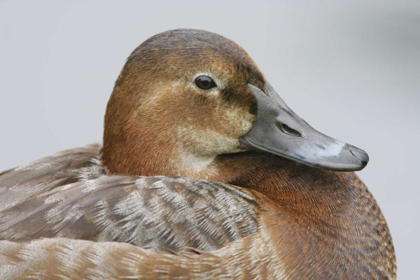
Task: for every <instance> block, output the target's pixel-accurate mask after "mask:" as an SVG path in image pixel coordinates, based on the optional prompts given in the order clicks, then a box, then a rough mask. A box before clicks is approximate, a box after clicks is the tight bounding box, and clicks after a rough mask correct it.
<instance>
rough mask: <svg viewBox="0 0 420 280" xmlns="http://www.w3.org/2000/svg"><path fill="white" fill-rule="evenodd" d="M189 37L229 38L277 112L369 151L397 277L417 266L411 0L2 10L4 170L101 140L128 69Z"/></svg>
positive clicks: (419, 85)
mask: <svg viewBox="0 0 420 280" xmlns="http://www.w3.org/2000/svg"><path fill="white" fill-rule="evenodd" d="M174 28H197V29H205V30H208V31H213V32H216V33H219V34H221V35H224V36H226V37H228V38H231V39H233V40H234V41H236V42H237V43H238V44H240V45H242V46H243V47H244V48H245V49H246V50H247V51H248V52H249V54H250V55H251V56H252V57H253V58H254V60H255V61H256V63H257V64H258V65H259V67H260V69H261V70H262V71H263V72H264V73H265V75H266V76H267V77H268V79H269V81H270V82H271V83H272V85H273V86H274V88H275V89H276V90H277V92H278V93H280V95H281V96H282V97H283V99H284V100H285V101H286V102H287V104H288V105H289V106H290V107H291V108H293V110H294V111H295V112H297V113H298V114H299V115H300V116H301V117H303V118H304V119H305V120H307V121H308V122H309V123H310V124H311V125H312V126H314V127H315V128H317V129H318V130H320V131H322V132H323V133H325V134H328V135H330V136H333V137H335V138H337V139H340V140H343V141H345V142H348V143H351V144H354V145H356V146H358V147H360V148H363V149H365V150H366V151H367V152H368V153H369V155H370V158H371V161H370V163H369V165H368V166H367V167H366V168H365V170H363V171H361V172H359V175H360V177H361V178H362V179H363V180H364V181H365V183H366V184H367V185H368V187H369V188H370V190H371V192H372V193H373V194H374V196H375V197H376V199H377V200H378V202H379V205H380V206H381V209H382V211H383V212H384V214H385V217H386V219H387V221H388V223H389V227H390V229H391V233H392V236H393V239H394V245H395V248H396V253H397V262H398V278H399V279H418V266H419V264H420V242H419V240H418V238H420V184H419V182H418V180H420V179H419V178H420V177H419V176H418V174H416V173H417V172H419V171H418V169H419V167H420V166H419V161H420V148H419V145H420V143H419V142H420V1H418V0H413V1H407V0H399V1H384V0H369V1H368V0H353V1H342V0H336V1H328V0H323V1H299V0H283V1H216V0H211V1H210V0H208V1H75V0H73V1H17V0H13V1H4V0H0V170H4V169H8V168H12V167H15V166H18V165H21V164H24V163H27V162H29V161H32V160H35V159H38V158H40V157H43V156H46V155H48V154H51V153H55V152H57V151H60V150H63V149H68V148H72V147H76V146H80V145H84V144H87V143H90V142H95V141H100V140H101V137H102V129H103V116H104V112H105V106H106V103H107V101H108V98H109V96H110V93H111V91H112V88H113V84H114V81H115V79H116V78H117V76H118V74H119V71H120V70H121V68H122V66H123V64H124V61H125V58H126V57H127V56H128V55H129V53H130V52H131V51H132V50H133V49H134V48H135V47H136V46H137V45H139V44H140V43H141V42H143V41H144V40H145V39H147V38H148V37H150V36H152V35H154V34H156V33H159V32H162V31H165V30H168V29H174Z"/></svg>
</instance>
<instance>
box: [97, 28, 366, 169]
mask: <svg viewBox="0 0 420 280" xmlns="http://www.w3.org/2000/svg"><path fill="white" fill-rule="evenodd" d="M103 144H104V145H103V150H102V160H103V163H104V165H105V166H106V167H107V169H108V171H109V172H110V173H116V174H133V175H156V174H164V175H181V176H190V177H196V176H194V174H198V173H200V172H202V171H203V170H211V168H212V163H213V162H214V160H215V158H217V157H218V156H220V155H225V154H231V153H239V152H244V151H249V150H257V151H261V152H265V153H271V154H275V155H278V156H281V157H286V158H289V159H291V160H294V161H297V162H300V163H303V164H306V165H310V166H313V167H318V168H325V169H330V170H339V171H352V170H360V169H362V168H363V167H364V166H365V165H366V164H367V162H368V155H367V154H366V153H365V152H364V151H363V150H361V149H359V148H356V147H354V146H351V145H349V144H345V143H343V142H340V141H338V140H335V139H333V138H331V137H328V136H326V135H324V134H322V133H320V132H318V131H316V130H315V129H313V128H312V127H311V126H309V124H308V123H306V122H305V121H304V120H302V119H301V118H300V117H299V116H298V115H296V114H295V113H294V112H293V111H292V110H291V109H290V108H289V107H288V106H287V105H286V104H285V103H284V102H283V100H282V99H281V98H280V96H279V94H278V93H276V92H275V91H274V89H273V88H272V87H271V85H270V84H269V83H268V82H267V80H266V79H265V77H264V75H263V74H262V73H261V71H260V70H259V69H258V67H257V66H256V64H255V63H254V61H253V60H252V59H251V58H250V57H249V55H248V54H247V53H246V51H245V50H244V49H243V48H242V47H240V46H238V45H237V44H236V43H234V42H233V41H231V40H229V39H227V38H224V37H222V36H220V35H217V34H215V33H211V32H206V31H201V30H188V29H180V30H171V31H167V32H163V33H160V34H158V35H155V36H153V37H151V38H149V39H148V40H146V41H145V42H144V43H142V44H141V45H140V46H139V47H138V48H136V49H135V50H134V51H133V53H132V54H131V55H130V57H129V58H128V60H127V62H126V64H125V66H124V68H123V70H122V72H121V74H120V76H119V78H118V80H117V82H116V84H115V88H114V91H113V93H112V95H111V98H110V101H109V103H108V107H107V112H106V116H105V132H104V143H103Z"/></svg>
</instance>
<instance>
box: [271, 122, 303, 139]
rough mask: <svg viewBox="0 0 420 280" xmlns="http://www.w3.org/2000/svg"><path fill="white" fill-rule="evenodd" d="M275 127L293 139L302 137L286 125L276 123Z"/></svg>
mask: <svg viewBox="0 0 420 280" xmlns="http://www.w3.org/2000/svg"><path fill="white" fill-rule="evenodd" d="M277 126H278V127H279V128H280V130H281V131H283V132H284V133H286V134H289V135H291V136H294V137H302V134H301V133H300V132H299V131H297V130H295V129H293V128H291V127H290V126H288V125H287V124H284V123H277Z"/></svg>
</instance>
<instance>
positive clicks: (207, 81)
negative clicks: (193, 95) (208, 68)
mask: <svg viewBox="0 0 420 280" xmlns="http://www.w3.org/2000/svg"><path fill="white" fill-rule="evenodd" d="M195 85H196V86H197V87H198V88H199V89H203V90H209V89H212V88H215V87H217V85H216V83H215V82H214V81H213V79H212V78H210V77H209V76H205V75H201V76H198V77H197V78H195Z"/></svg>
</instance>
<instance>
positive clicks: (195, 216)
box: [0, 30, 396, 279]
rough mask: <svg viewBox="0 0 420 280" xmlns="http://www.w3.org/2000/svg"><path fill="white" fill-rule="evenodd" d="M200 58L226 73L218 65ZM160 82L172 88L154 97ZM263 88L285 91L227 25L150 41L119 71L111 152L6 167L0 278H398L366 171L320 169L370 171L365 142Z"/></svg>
mask: <svg viewBox="0 0 420 280" xmlns="http://www.w3.org/2000/svg"><path fill="white" fill-rule="evenodd" d="M168 40H169V43H168V42H167V41H168ZM162 42H164V43H165V44H166V45H170V46H171V47H170V48H169V47H168V49H166V48H164V47H162V45H161V44H162ZM208 42H211V43H212V44H210V45H209V43H208ZM185 44H187V45H188V46H189V47H190V48H186V47H185ZM142 46H143V47H142ZM192 46H194V47H192ZM178 48H179V49H178ZM184 50H189V51H190V52H188V53H187V54H185V53H184ZM173 53H175V54H177V55H178V56H180V57H181V58H182V59H181V58H179V57H177V55H173ZM226 53H227V54H226ZM196 56H198V57H199V58H200V59H201V60H200V61H202V60H205V59H206V58H208V57H210V58H211V63H213V64H212V65H216V66H217V67H216V66H214V67H207V68H206V71H204V70H203V66H200V67H201V68H200V67H199V66H197V65H195V64H194V63H192V62H190V60H194V59H195V58H196ZM238 57H239V58H238ZM179 60H181V62H179ZM162 61H163V62H162ZM214 61H217V63H216V64H214ZM226 61H229V62H226ZM232 61H233V62H234V63H233V64H232V63H230V62H232ZM187 62H188V63H187ZM168 63H169V67H168ZM160 64H162V65H160ZM186 64H187V65H188V66H190V65H194V67H197V69H198V70H197V69H194V67H193V66H191V67H189V68H188V73H190V72H191V73H193V74H194V73H198V74H197V75H199V76H197V75H195V74H194V75H190V74H188V75H190V77H194V78H195V81H196V84H197V79H198V80H199V79H202V80H201V81H199V82H198V87H199V88H200V86H202V87H207V86H208V83H207V84H206V83H205V82H206V81H208V80H206V78H200V77H201V76H203V74H206V75H210V76H212V77H213V79H214V80H215V81H216V83H215V84H217V85H218V86H217V87H214V88H210V89H207V88H205V91H198V90H197V89H196V88H194V87H192V86H191V85H190V82H192V81H194V79H193V80H191V81H190V80H188V79H189V78H185V77H187V76H188V75H187V74H186V76H185V77H183V78H182V77H181V78H179V77H180V76H182V75H181V74H179V72H180V70H179V69H180V68H182V67H181V66H183V67H184V68H187V67H186V66H185V65H186ZM220 65H223V66H225V67H220ZM232 65H233V66H232ZM231 66H232V69H234V70H231ZM149 68H151V69H152V70H150V69H149ZM174 68H175V70H177V69H178V70H177V71H174ZM145 69H146V70H145ZM162 69H164V70H162ZM214 69H217V70H214ZM220 69H221V70H220ZM162 71H163V73H164V75H163V76H162V75H161V76H159V77H157V74H158V73H161V72H162ZM212 71H213V72H212ZM235 71H236V72H235ZM233 72H235V73H237V72H239V73H242V74H243V76H241V78H238V79H235V80H234V81H232V78H229V75H232V73H233ZM215 73H218V74H215ZM217 75H220V76H219V78H216V76H217ZM222 76H223V77H224V78H220V77H222ZM174 79H175V80H176V81H174ZM241 79H243V80H241ZM165 80H166V82H165ZM168 81H169V82H168ZM203 81H204V82H203ZM247 83H252V85H253V86H250V87H246V85H247ZM254 85H255V87H257V88H253V87H254ZM151 88H153V89H154V91H156V92H158V94H143V93H144V92H151V91H152V90H151ZM218 88H220V91H218ZM232 88H233V89H235V88H236V90H232ZM258 88H264V89H265V91H267V92H272V91H271V89H270V86H269V85H268V86H266V85H265V82H264V77H263V76H262V74H260V72H259V70H258V68H257V67H256V66H254V64H253V62H252V61H249V58H248V57H247V55H246V53H244V51H243V50H242V49H239V50H238V49H237V46H236V45H235V44H234V43H233V42H231V41H229V40H227V39H225V38H223V37H221V36H219V35H216V34H213V33H209V32H204V31H196V30H175V31H168V32H165V33H162V34H159V35H156V36H155V37H152V38H151V39H149V40H148V41H146V42H145V43H143V44H142V45H141V46H140V47H139V48H138V49H136V50H135V51H134V52H133V54H132V55H131V56H130V58H129V60H128V62H127V64H126V66H125V67H124V69H123V71H122V74H121V75H120V77H119V78H118V80H117V83H116V87H115V89H114V92H113V94H112V96H111V99H110V102H109V104H108V109H107V115H106V118H105V135H104V145H103V146H102V145H101V144H91V145H87V146H85V147H80V148H75V149H71V150H67V151H64V152H61V153H58V154H55V155H52V156H49V157H46V158H43V159H40V160H38V161H35V162H33V163H30V164H27V165H24V166H21V167H19V168H15V169H11V170H9V171H6V172H4V173H2V174H0V240H1V241H0V278H1V279H25V278H28V279H29V278H38V279H60V278H61V279H62V278H65V279H120V278H129V279H174V278H176V279H228V278H234V279H395V278H396V265H395V254H394V248H393V245H392V239H391V236H390V234H389V230H388V227H387V224H386V221H385V219H384V217H383V215H382V213H381V211H380V209H379V207H378V205H377V203H376V201H375V199H374V198H373V197H372V195H371V194H370V193H369V191H368V189H367V188H366V186H365V185H364V184H363V183H362V182H361V180H360V179H359V178H358V177H357V175H356V174H355V173H354V172H334V171H331V170H325V169H321V168H313V167H309V166H307V164H308V165H316V166H318V167H323V166H324V167H325V168H327V169H334V168H336V169H337V170H338V169H339V170H355V169H358V168H360V166H362V165H363V166H364V165H366V163H367V162H366V163H363V161H364V154H363V151H361V150H360V149H358V148H356V147H353V146H349V145H347V144H341V143H339V142H334V141H333V140H334V139H332V138H325V139H324V138H322V137H323V135H319V134H316V133H315V132H313V129H312V128H306V126H305V125H307V124H306V123H304V122H300V120H299V119H298V118H297V116H296V115H295V114H294V113H293V112H292V111H291V110H289V109H288V107H287V106H286V105H285V104H284V103H283V102H282V100H277V101H276V102H277V103H276V104H277V105H278V108H280V109H281V110H282V111H281V112H280V111H278V110H280V109H276V108H277V107H274V105H270V104H269V103H267V102H268V101H266V100H265V98H266V97H265V96H266V95H265V93H264V94H263V96H262V95H258V94H260V91H259V89H258ZM138 92H142V94H138ZM182 92H184V93H185V92H187V93H188V94H189V95H188V99H185V98H184V97H183V96H184V95H181V93H182ZM194 92H196V93H194ZM239 92H242V93H241V94H239ZM262 92H263V91H261V93H262ZM252 93H254V94H255V96H256V98H253V97H252V96H253V95H252ZM191 96H192V97H191ZM267 96H271V97H273V95H271V94H268V95H267ZM273 98H274V97H273ZM275 98H277V97H275ZM277 105H276V106H277ZM267 106H268V107H267ZM269 106H271V107H269ZM267 108H269V109H267ZM264 112H269V113H264ZM175 113H176V114H175ZM174 114H175V115H174ZM270 114H271V115H273V116H275V118H276V122H280V121H281V123H282V124H283V125H278V124H276V126H278V127H280V128H281V129H282V131H283V132H285V133H286V134H287V135H286V136H285V137H283V138H282V139H283V140H281V141H283V142H281V146H282V147H281V149H280V148H277V147H278V146H279V145H280V144H279V143H277V142H276V143H274V142H273V141H277V140H276V139H278V137H277V136H276V137H277V138H275V137H274V136H273V137H274V138H275V140H270V139H271V138H270V137H271V134H270V130H269V129H271V128H270V127H269V126H264V124H263V127H262V128H261V126H260V125H258V124H259V123H270V121H265V118H268V117H270V116H271V115H270ZM200 116H201V117H200ZM203 116H205V117H203ZM284 116H286V117H284ZM286 122H287V126H284V124H285V123H286ZM291 127H292V128H293V129H292V128H291ZM259 129H260V130H261V129H262V130H263V131H264V133H268V134H266V135H267V136H266V137H265V138H264V139H268V140H264V141H263V140H261V139H262V138H261V137H259V135H260V134H258V130H259ZM276 133H277V132H276ZM244 135H245V136H244ZM311 137H312V138H311ZM274 138H273V139H274ZM311 139H312V140H311ZM267 141H269V142H267ZM290 141H291V142H290ZM296 141H301V142H296ZM304 141H312V142H315V144H316V145H315V144H314V146H313V147H315V146H316V147H322V151H321V150H316V151H315V153H314V154H315V155H316V157H314V156H311V155H308V154H307V153H308V152H307V150H305V149H304V147H309V148H307V149H309V150H311V149H318V148H311V147H312V146H310V144H308V143H307V142H304ZM290 143H291V144H290ZM296 143H298V144H296ZM276 145H277V146H276ZM290 145H291V146H290ZM251 146H252V148H250V147H251ZM284 147H287V149H286V148H284ZM337 147H339V150H338V151H337V152H336V150H337ZM255 150H257V151H255ZM267 151H268V152H269V153H267ZM281 156H284V157H287V158H289V159H286V158H284V157H281ZM353 156H354V157H353ZM290 159H295V160H297V161H298V162H295V161H292V160H290ZM360 160H361V161H362V163H363V164H360ZM302 163H304V164H302Z"/></svg>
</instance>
